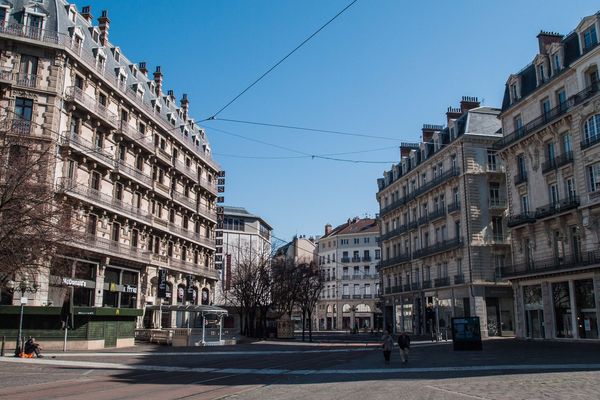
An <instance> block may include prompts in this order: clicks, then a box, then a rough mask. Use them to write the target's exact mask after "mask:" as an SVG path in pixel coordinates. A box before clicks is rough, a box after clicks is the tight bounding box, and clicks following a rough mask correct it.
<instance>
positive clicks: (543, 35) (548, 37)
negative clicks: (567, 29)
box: [537, 31, 563, 54]
mask: <svg viewBox="0 0 600 400" xmlns="http://www.w3.org/2000/svg"><path fill="white" fill-rule="evenodd" d="M562 38H563V35H561V34H560V33H556V32H544V31H540V33H539V34H538V35H537V39H538V44H539V47H540V54H548V51H547V47H548V46H549V45H551V44H552V43H560V42H562Z"/></svg>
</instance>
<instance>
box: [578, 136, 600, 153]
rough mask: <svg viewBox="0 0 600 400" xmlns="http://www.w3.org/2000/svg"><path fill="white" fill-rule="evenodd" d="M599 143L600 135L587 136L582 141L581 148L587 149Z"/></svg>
mask: <svg viewBox="0 0 600 400" xmlns="http://www.w3.org/2000/svg"><path fill="white" fill-rule="evenodd" d="M598 143H600V135H598V136H593V137H587V138H585V139H584V140H583V141H582V142H581V150H585V149H587V148H588V147H592V146H594V145H597V144H598Z"/></svg>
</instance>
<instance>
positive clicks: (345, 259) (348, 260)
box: [341, 257, 350, 264]
mask: <svg viewBox="0 0 600 400" xmlns="http://www.w3.org/2000/svg"><path fill="white" fill-rule="evenodd" d="M341 261H342V262H343V263H344V264H347V263H349V262H350V257H342V259H341Z"/></svg>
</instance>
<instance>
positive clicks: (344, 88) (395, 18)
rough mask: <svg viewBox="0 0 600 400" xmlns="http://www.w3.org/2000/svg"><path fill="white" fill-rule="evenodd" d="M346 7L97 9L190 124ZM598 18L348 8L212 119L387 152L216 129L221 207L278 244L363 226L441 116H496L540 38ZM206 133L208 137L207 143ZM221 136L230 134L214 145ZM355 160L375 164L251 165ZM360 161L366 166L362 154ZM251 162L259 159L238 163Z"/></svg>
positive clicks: (214, 4)
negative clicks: (454, 110) (461, 111)
mask: <svg viewBox="0 0 600 400" xmlns="http://www.w3.org/2000/svg"><path fill="white" fill-rule="evenodd" d="M348 3H350V0H327V1H323V0H303V1H292V0H286V1H275V0H271V1H263V0H257V1H249V0H197V1H192V0H189V1H183V0H181V1H177V0H169V1H167V0H152V1H148V0H127V1H123V0H103V1H100V0H98V1H84V2H82V1H81V0H79V1H77V5H78V9H79V10H81V7H82V6H84V5H88V4H89V5H91V6H92V14H93V15H94V17H95V18H97V17H98V16H99V15H100V12H101V10H103V9H108V10H109V17H110V19H111V26H110V37H109V39H110V41H111V42H112V43H114V44H116V45H118V46H120V47H121V49H122V51H123V53H124V54H125V55H126V56H127V57H128V58H129V59H130V60H133V61H136V62H139V61H146V62H147V64H148V69H149V70H150V71H151V72H154V69H155V67H156V66H157V65H160V66H161V67H162V71H163V73H164V76H165V77H164V85H163V88H164V90H165V91H166V90H167V89H173V90H174V91H175V95H176V97H177V98H178V99H180V98H181V95H182V94H183V93H187V94H188V97H189V99H190V110H191V115H192V117H194V118H195V119H196V120H200V119H203V118H206V117H208V116H210V115H212V114H214V113H215V112H216V111H217V110H219V109H220V108H221V107H222V106H224V105H225V104H226V103H227V102H228V101H229V100H231V98H233V97H234V96H235V95H237V94H238V93H239V92H240V91H241V90H243V89H244V88H245V87H246V86H247V85H248V84H250V83H251V82H252V81H254V80H255V79H256V78H257V77H258V76H260V75H261V74H262V73H264V72H265V71H266V70H267V69H268V68H269V67H270V66H272V65H273V64H274V63H275V62H277V61H278V60H279V59H280V58H281V57H283V56H284V55H285V54H287V53H288V52H289V51H290V50H292V49H293V48H294V47H296V46H297V45H298V44H299V43H300V42H301V41H302V40H304V39H305V38H306V37H308V36H309V35H310V34H311V33H312V32H314V31H315V30H316V29H317V28H318V27H319V26H321V25H322V24H323V23H325V22H326V21H327V20H329V19H330V18H331V17H333V16H334V15H335V14H336V13H337V12H338V11H339V10H341V9H342V8H343V7H345V5H347V4H348ZM599 9H600V5H599V3H596V2H594V1H583V0H571V1H568V2H565V1H557V0H543V1H496V2H491V1H475V0H466V1H442V0H439V1H413V2H408V1H400V0H359V1H358V2H357V3H356V4H354V5H353V6H352V7H351V8H350V9H348V10H347V11H346V12H345V13H344V14H343V15H342V16H341V17H340V18H338V19H336V20H335V21H334V22H333V23H331V24H330V25H329V26H328V27H327V28H325V29H324V30H323V31H321V32H320V33H319V34H318V35H317V36H316V37H315V38H313V39H312V40H311V41H310V42H309V43H308V44H307V45H305V46H304V47H302V48H301V49H300V50H298V51H297V52H296V53H294V54H293V55H292V56H291V57H290V58H288V59H287V60H286V61H285V62H284V63H283V64H282V65H280V66H279V67H278V68H277V69H276V70H274V71H273V72H272V73H271V74H270V75H268V76H267V77H266V78H265V79H264V80H262V81H261V82H260V83H259V84H258V85H256V86H255V87H253V88H252V89H251V90H250V91H248V92H247V93H246V94H245V95H244V96H242V97H241V98H240V99H239V100H238V101H236V102H235V103H234V104H232V105H231V106H230V107H229V108H227V109H226V110H225V111H223V113H222V114H220V115H219V116H220V117H222V118H230V119H238V120H248V121H259V122H267V123H275V124H286V125H296V126H304V127H314V128H320V129H328V130H337V131H348V132H356V133H367V134H371V135H377V136H388V137H392V138H397V141H395V140H382V139H372V138H369V139H367V138H361V137H350V136H341V135H331V134H323V133H311V132H306V131H293V130H286V129H280V128H269V127H261V126H251V125H244V124H238V123H232V122H225V121H207V122H205V123H204V126H205V127H206V132H207V135H208V138H209V141H210V143H211V146H212V149H213V154H214V157H215V159H216V160H217V161H218V162H219V163H220V164H221V166H222V167H223V169H224V170H225V171H226V173H227V186H226V195H225V197H226V204H228V205H235V206H243V207H246V208H247V209H248V210H249V211H250V212H252V213H255V214H258V215H260V216H262V217H263V218H264V219H265V220H266V221H268V222H269V223H270V224H271V225H272V226H273V228H274V230H275V231H274V234H275V236H276V237H279V238H282V239H285V240H290V239H291V237H292V236H293V235H295V234H305V235H318V234H322V232H323V226H324V225H325V224H326V223H331V224H332V225H334V226H335V225H338V224H341V223H343V222H344V221H346V219H347V218H350V217H354V216H361V217H363V216H365V214H368V215H370V216H374V215H375V213H376V212H377V211H378V205H377V202H376V200H375V193H376V191H377V184H376V180H377V178H379V177H381V176H382V173H383V171H384V170H385V169H389V168H390V166H391V165H392V162H397V161H398V159H399V149H398V146H399V144H400V142H402V141H418V140H419V138H420V133H421V126H422V124H423V123H434V124H444V123H445V112H446V108H447V107H448V106H458V102H459V100H460V97H461V96H463V95H467V96H478V97H479V98H480V99H482V100H483V103H484V104H485V105H488V106H497V107H499V106H500V104H501V101H502V94H503V91H504V83H505V82H506V79H507V78H508V75H509V74H510V73H512V72H517V71H518V70H520V69H521V68H522V67H524V66H525V65H526V64H528V63H529V62H530V61H531V60H532V59H533V57H534V56H535V54H536V53H537V51H538V44H537V39H536V35H537V34H538V33H539V31H540V29H543V30H547V31H556V32H560V33H563V34H564V33H568V32H569V31H571V30H573V29H574V28H575V26H576V25H577V24H578V23H579V21H580V20H581V18H583V17H584V16H586V15H590V14H593V13H595V12H596V11H598V10H599ZM217 129H218V130H217ZM223 131H226V132H228V133H224V132H223ZM232 133H233V134H235V135H241V136H244V137H248V138H252V139H256V140H259V141H262V142H266V143H270V144H272V145H276V146H283V147H287V148H290V149H293V150H296V151H298V152H301V153H304V154H318V155H321V154H332V153H348V152H362V153H356V154H347V155H339V156H335V157H339V158H349V159H353V160H364V161H377V162H381V163H379V164H367V163H348V162H339V161H330V160H323V159H313V158H311V157H304V158H271V159H268V158H262V157H296V156H299V155H301V154H300V153H295V152H292V151H288V150H284V149H282V148H278V147H274V146H267V145H265V144H260V143H256V142H251V141H248V140H245V139H242V138H240V137H239V136H234V135H232ZM366 151H368V152H366ZM247 157H258V158H247Z"/></svg>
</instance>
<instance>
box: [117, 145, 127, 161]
mask: <svg viewBox="0 0 600 400" xmlns="http://www.w3.org/2000/svg"><path fill="white" fill-rule="evenodd" d="M126 154H127V148H126V147H125V145H124V144H120V145H119V160H121V161H125V155H126Z"/></svg>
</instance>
